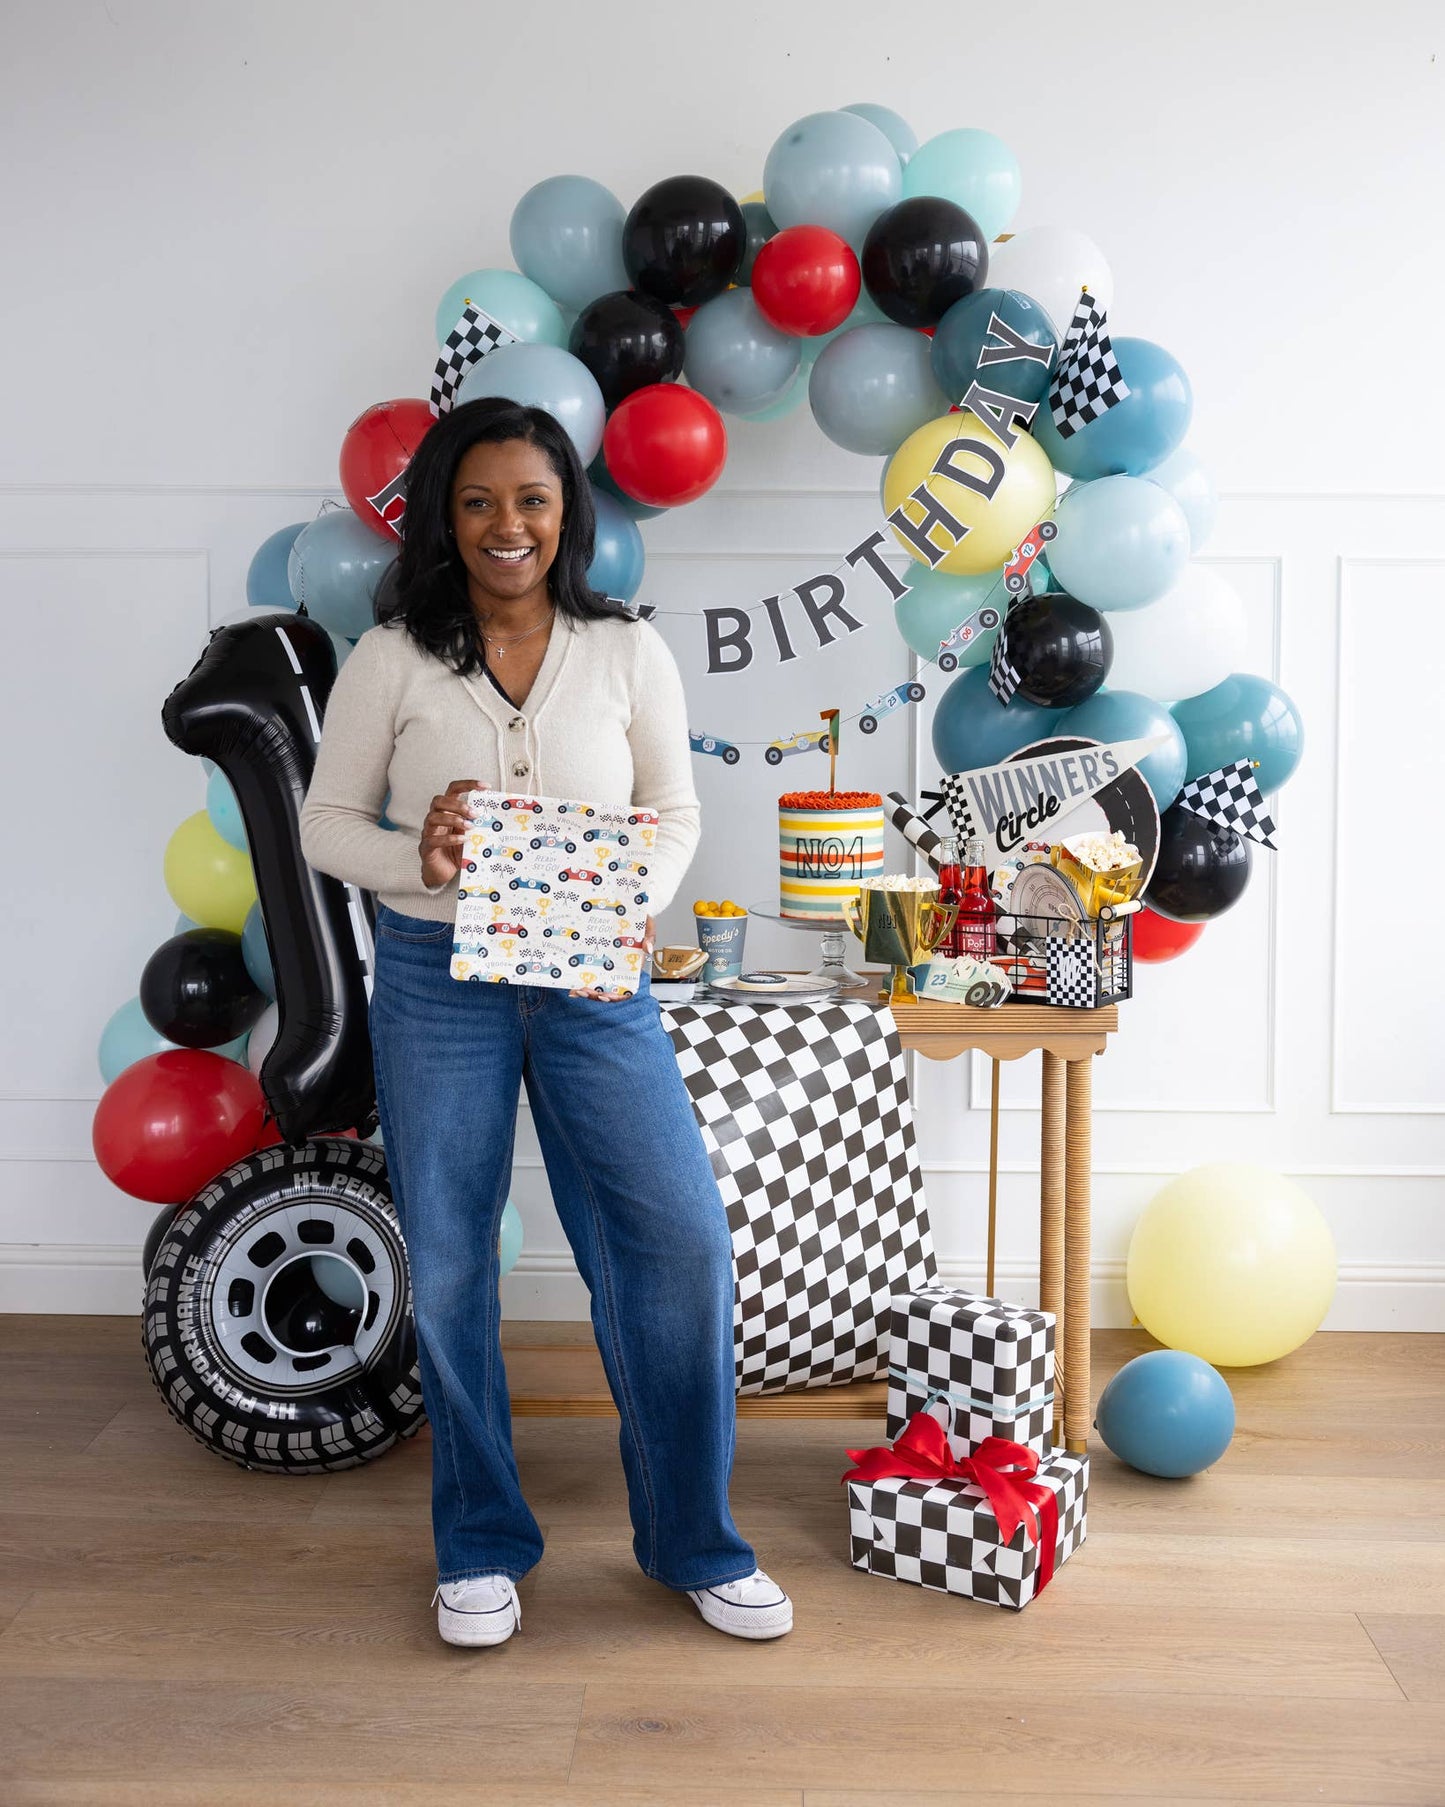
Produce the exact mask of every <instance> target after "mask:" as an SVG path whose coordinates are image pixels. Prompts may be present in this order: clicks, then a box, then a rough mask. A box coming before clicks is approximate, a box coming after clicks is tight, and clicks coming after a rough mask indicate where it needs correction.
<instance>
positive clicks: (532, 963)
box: [517, 960, 562, 979]
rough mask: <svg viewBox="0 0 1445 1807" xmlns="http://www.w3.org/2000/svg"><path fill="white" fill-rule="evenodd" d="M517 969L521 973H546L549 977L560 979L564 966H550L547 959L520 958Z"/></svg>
mask: <svg viewBox="0 0 1445 1807" xmlns="http://www.w3.org/2000/svg"><path fill="white" fill-rule="evenodd" d="M517 971H518V972H519V973H545V974H546V975H547V977H548V978H549V979H560V978H561V977H562V968H561V967H560V966H548V964H547V962H546V961H545V960H519V961H518V962H517Z"/></svg>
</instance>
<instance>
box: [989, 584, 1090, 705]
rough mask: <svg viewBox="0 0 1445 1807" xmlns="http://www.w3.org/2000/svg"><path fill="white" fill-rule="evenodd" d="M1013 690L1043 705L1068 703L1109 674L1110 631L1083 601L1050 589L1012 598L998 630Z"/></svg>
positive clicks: (1084, 695)
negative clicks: (1014, 682)
mask: <svg viewBox="0 0 1445 1807" xmlns="http://www.w3.org/2000/svg"><path fill="white" fill-rule="evenodd" d="M999 636H1000V638H1001V640H1002V641H1003V653H1004V656H1005V657H1006V658H1007V659H1008V662H1009V664H1010V665H1012V666H1013V668H1014V670H1015V671H1016V672H1017V673H1018V680H1019V681H1018V694H1019V695H1020V696H1021V697H1023V698H1024V700H1025V701H1026V702H1030V703H1037V704H1039V706H1040V707H1041V708H1044V709H1072V708H1073V706H1074V704H1075V703H1082V702H1083V701H1084V700H1085V698H1087V697H1091V696H1092V695H1093V694H1094V692H1095V691H1096V690H1097V689H1098V688H1099V686H1100V685H1101V684H1102V683H1103V681H1104V679H1105V678H1106V677H1108V675H1109V666H1110V664H1111V663H1112V661H1113V658H1114V635H1113V632H1112V630H1111V629H1110V627H1109V623H1108V622H1107V620H1105V618H1104V616H1103V615H1101V614H1100V613H1099V611H1098V610H1097V609H1091V608H1090V607H1089V605H1088V603H1086V602H1079V601H1078V600H1076V598H1074V597H1072V596H1068V595H1066V594H1065V593H1064V592H1063V591H1062V590H1055V591H1053V592H1052V593H1049V594H1045V595H1043V596H1026V597H1024V598H1023V599H1022V601H1020V602H1016V603H1015V604H1014V606H1013V607H1012V608H1011V609H1010V610H1009V612H1008V614H1007V615H1006V616H1005V618H1004V624H1003V627H1002V628H1001V629H1000V630H999Z"/></svg>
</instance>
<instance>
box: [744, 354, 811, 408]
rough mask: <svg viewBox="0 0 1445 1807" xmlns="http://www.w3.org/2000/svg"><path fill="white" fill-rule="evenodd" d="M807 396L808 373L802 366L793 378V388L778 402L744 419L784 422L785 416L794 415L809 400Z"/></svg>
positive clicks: (783, 394) (788, 389) (786, 391)
mask: <svg viewBox="0 0 1445 1807" xmlns="http://www.w3.org/2000/svg"><path fill="white" fill-rule="evenodd" d="M807 394H808V372H807V371H806V370H805V369H804V368H802V367H801V366H800V367H799V369H798V374H797V375H796V376H795V377H794V378H793V381H792V385H791V387H789V388H787V389H785V390H784V391H783V393H782V394H781V395H780V396H779V397H778V399H777V401H775V402H773V403H772V404H771V405H770V406H768V407H766V408H759V410H758V411H757V413H756V414H745V415H743V419H744V420H782V419H783V417H784V416H785V415H788V414H792V413H794V412H795V411H796V410H797V409H798V408H799V407H800V406H801V405H802V403H803V401H804V400H805V399H806V398H807Z"/></svg>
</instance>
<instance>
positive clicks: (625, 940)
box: [612, 935, 647, 954]
mask: <svg viewBox="0 0 1445 1807" xmlns="http://www.w3.org/2000/svg"><path fill="white" fill-rule="evenodd" d="M612 945H613V947H637V948H641V949H642V951H643V953H644V954H645V953H646V952H647V943H646V942H645V941H639V940H637V939H636V938H635V937H634V936H632V935H614V936H613V937H612Z"/></svg>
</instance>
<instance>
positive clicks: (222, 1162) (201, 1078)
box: [90, 1048, 266, 1205]
mask: <svg viewBox="0 0 1445 1807" xmlns="http://www.w3.org/2000/svg"><path fill="white" fill-rule="evenodd" d="M265 1109H266V1104H265V1100H264V1098H263V1097H262V1095H261V1086H260V1082H259V1081H258V1080H257V1078H256V1076H255V1074H254V1073H252V1072H251V1071H250V1069H249V1068H247V1067H243V1066H241V1065H240V1064H239V1063H238V1062H236V1061H234V1060H227V1059H226V1057H225V1056H224V1055H223V1054H213V1053H212V1052H211V1051H210V1050H209V1049H208V1048H168V1049H166V1050H165V1052H163V1053H161V1054H149V1055H147V1056H146V1058H145V1059H144V1060H138V1061H136V1062H135V1063H134V1065H132V1066H129V1067H127V1068H126V1069H125V1071H124V1072H123V1073H118V1074H117V1075H116V1077H115V1078H114V1079H113V1080H112V1081H111V1082H110V1084H109V1085H108V1086H107V1087H106V1088H105V1091H104V1092H103V1093H102V1094H101V1099H100V1103H99V1104H98V1105H97V1106H96V1109H95V1118H94V1121H93V1122H92V1124H91V1129H90V1140H91V1146H92V1148H94V1150H95V1158H96V1160H97V1161H99V1163H100V1166H101V1171H102V1172H103V1173H104V1174H105V1175H106V1177H107V1178H108V1179H109V1180H110V1181H111V1182H112V1183H113V1184H114V1185H116V1186H119V1187H120V1189H121V1191H122V1192H128V1193H129V1194H130V1195H131V1197H132V1198H144V1199H149V1200H150V1202H151V1203H152V1204H153V1205H180V1204H184V1203H185V1201H186V1200H187V1199H188V1198H194V1196H195V1195H196V1193H197V1192H199V1191H200V1190H201V1188H202V1186H205V1185H208V1184H209V1183H210V1182H211V1181H212V1180H213V1179H214V1178H215V1177H216V1175H217V1174H218V1173H220V1172H222V1171H223V1169H225V1168H227V1167H229V1166H231V1164H232V1163H233V1162H235V1161H239V1160H241V1159H243V1158H244V1157H245V1156H246V1155H248V1154H250V1153H251V1151H252V1150H253V1149H254V1148H255V1146H256V1144H257V1142H258V1141H259V1140H260V1136H261V1122H262V1118H263V1117H264V1115H265Z"/></svg>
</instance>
